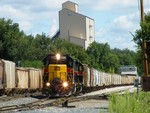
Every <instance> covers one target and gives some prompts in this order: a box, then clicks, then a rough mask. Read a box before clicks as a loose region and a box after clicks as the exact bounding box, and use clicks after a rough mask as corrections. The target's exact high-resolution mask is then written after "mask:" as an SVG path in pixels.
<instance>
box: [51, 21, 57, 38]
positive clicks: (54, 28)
mask: <svg viewBox="0 0 150 113" xmlns="http://www.w3.org/2000/svg"><path fill="white" fill-rule="evenodd" d="M58 29H59V28H57V21H56V19H53V23H52V26H51V28H50V36H53V35H55V33H56V32H57V30H58Z"/></svg>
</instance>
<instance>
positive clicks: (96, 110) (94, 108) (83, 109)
mask: <svg viewBox="0 0 150 113" xmlns="http://www.w3.org/2000/svg"><path fill="white" fill-rule="evenodd" d="M68 106H75V108H66V107H62V106H59V107H47V108H43V109H36V110H30V111H18V112H17V111H14V112H12V111H11V112H10V113H108V110H107V108H108V101H105V100H86V101H80V102H74V103H69V104H68ZM7 113H8V112H7Z"/></svg>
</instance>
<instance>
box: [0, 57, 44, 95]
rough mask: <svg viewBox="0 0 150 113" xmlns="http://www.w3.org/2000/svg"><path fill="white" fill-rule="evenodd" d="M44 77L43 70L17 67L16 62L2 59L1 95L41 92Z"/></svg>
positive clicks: (0, 63) (0, 65) (0, 69)
mask: <svg viewBox="0 0 150 113" xmlns="http://www.w3.org/2000/svg"><path fill="white" fill-rule="evenodd" d="M42 75H43V74H42V70H41V69H34V68H23V67H16V65H15V63H14V62H12V61H7V60H3V59H0V95H2V94H6V95H10V94H14V93H25V92H30V91H35V90H41V88H42Z"/></svg>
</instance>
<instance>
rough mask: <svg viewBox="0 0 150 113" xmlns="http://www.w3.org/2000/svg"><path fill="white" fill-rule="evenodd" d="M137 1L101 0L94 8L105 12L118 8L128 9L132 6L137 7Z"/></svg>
mask: <svg viewBox="0 0 150 113" xmlns="http://www.w3.org/2000/svg"><path fill="white" fill-rule="evenodd" d="M135 3H137V0H134V1H132V2H131V0H99V1H98V2H96V3H95V5H94V6H93V9H95V10H99V11H104V10H111V9H112V10H113V9H116V8H127V7H131V6H136V5H137V4H135Z"/></svg>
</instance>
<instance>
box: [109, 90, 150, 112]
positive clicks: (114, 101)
mask: <svg viewBox="0 0 150 113" xmlns="http://www.w3.org/2000/svg"><path fill="white" fill-rule="evenodd" d="M109 113H150V92H140V93H139V95H137V93H136V92H135V93H134V94H132V95H131V94H129V93H128V92H126V94H125V95H123V96H121V95H117V94H115V93H114V94H112V95H111V96H110V97H109Z"/></svg>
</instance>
